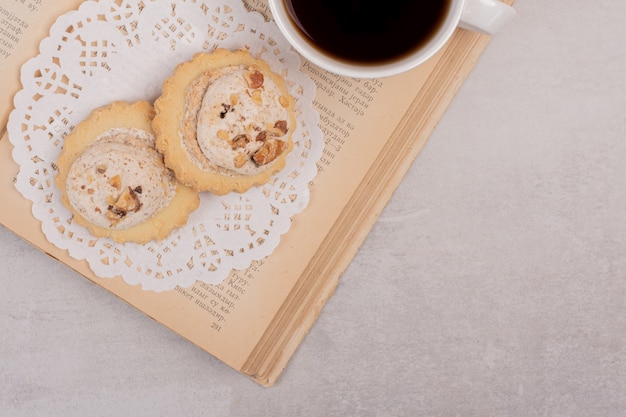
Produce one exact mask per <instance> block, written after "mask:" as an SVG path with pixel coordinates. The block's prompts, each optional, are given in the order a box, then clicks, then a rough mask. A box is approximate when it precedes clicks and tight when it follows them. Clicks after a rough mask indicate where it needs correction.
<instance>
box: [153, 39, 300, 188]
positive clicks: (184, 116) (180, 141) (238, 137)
mask: <svg viewBox="0 0 626 417" xmlns="http://www.w3.org/2000/svg"><path fill="white" fill-rule="evenodd" d="M154 107H155V112H156V115H155V117H154V120H153V123H152V126H153V128H154V131H155V133H156V147H157V149H158V150H159V151H160V152H161V153H163V155H164V158H165V164H166V165H167V166H168V167H169V168H170V169H172V170H173V171H174V173H175V175H176V178H177V179H178V180H179V181H181V182H182V183H184V184H187V185H188V186H190V187H192V188H194V189H196V190H198V191H210V192H212V193H214V194H218V195H223V194H227V193H229V192H231V191H236V192H245V191H246V190H248V189H249V188H251V187H253V186H255V185H260V184H263V183H266V182H267V181H268V180H269V179H270V177H271V175H272V174H274V173H276V172H277V171H279V170H281V169H282V168H284V166H285V164H286V157H287V154H288V152H289V151H291V149H292V148H293V140H292V133H293V131H294V129H295V125H296V119H295V113H294V99H293V97H292V96H291V95H290V94H289V92H288V91H287V88H286V85H285V81H284V80H283V79H282V78H281V77H280V76H279V75H278V74H276V73H274V72H272V71H271V69H270V67H269V65H268V64H267V63H266V62H265V61H263V60H260V59H256V58H253V57H252V56H251V55H250V54H249V53H248V52H247V51H245V50H237V51H229V50H226V49H216V50H215V51H213V52H211V53H198V54H196V55H195V56H194V57H193V59H192V60H191V61H188V62H185V63H182V64H180V65H178V66H177V67H176V69H175V70H174V73H173V74H172V76H171V77H170V78H168V79H167V80H165V82H164V83H163V89H162V93H161V96H160V97H159V98H157V100H156V101H155V103H154Z"/></svg>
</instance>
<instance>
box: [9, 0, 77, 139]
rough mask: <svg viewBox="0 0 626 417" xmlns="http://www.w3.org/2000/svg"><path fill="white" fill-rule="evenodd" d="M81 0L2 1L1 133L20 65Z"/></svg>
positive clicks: (16, 87)
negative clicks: (59, 20) (62, 16)
mask: <svg viewBox="0 0 626 417" xmlns="http://www.w3.org/2000/svg"><path fill="white" fill-rule="evenodd" d="M80 3H82V0H3V1H2V2H0V80H2V85H1V86H0V133H2V132H4V129H5V128H6V124H7V120H8V117H9V112H10V111H11V109H12V108H13V96H14V95H15V93H17V92H18V91H19V90H20V88H21V84H20V68H21V67H22V64H23V63H24V62H26V61H27V60H28V59H29V58H32V57H34V56H36V55H37V53H38V51H39V43H40V42H41V40H42V39H44V38H45V37H46V36H48V34H49V33H50V27H51V26H52V24H53V23H54V21H55V20H56V18H57V17H58V16H60V15H62V14H63V13H65V12H67V11H69V10H72V9H76V8H78V6H79V5H80Z"/></svg>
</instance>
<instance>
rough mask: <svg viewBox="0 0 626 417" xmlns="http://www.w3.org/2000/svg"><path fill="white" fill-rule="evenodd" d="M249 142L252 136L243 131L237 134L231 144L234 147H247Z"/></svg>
mask: <svg viewBox="0 0 626 417" xmlns="http://www.w3.org/2000/svg"><path fill="white" fill-rule="evenodd" d="M249 142H250V138H249V137H248V135H246V134H243V133H242V134H241V135H237V136H235V138H234V139H233V142H232V145H231V146H232V148H233V149H237V148H245V147H246V145H247V144H248V143H249Z"/></svg>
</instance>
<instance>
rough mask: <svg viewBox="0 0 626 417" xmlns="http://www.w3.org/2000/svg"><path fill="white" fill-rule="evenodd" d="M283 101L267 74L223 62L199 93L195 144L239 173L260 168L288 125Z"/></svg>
mask: <svg viewBox="0 0 626 417" xmlns="http://www.w3.org/2000/svg"><path fill="white" fill-rule="evenodd" d="M286 106H287V100H286V98H285V97H284V96H283V94H282V92H281V90H280V88H279V87H278V86H277V85H276V83H275V82H274V81H273V80H272V79H271V78H270V77H264V76H263V75H262V74H261V73H260V72H258V71H256V70H254V69H250V68H243V67H227V68H224V69H222V70H221V73H220V74H219V75H218V76H217V77H215V78H214V79H213V80H212V81H211V83H210V84H209V86H208V89H207V91H206V93H205V94H204V98H203V100H202V105H201V107H200V110H199V112H198V119H197V123H198V124H197V129H196V137H197V141H198V145H199V147H200V149H201V151H202V153H203V154H204V156H205V157H206V158H207V159H208V160H209V161H211V162H212V163H213V164H215V165H217V166H220V167H222V168H225V169H228V170H231V171H234V172H236V173H238V174H243V175H254V174H257V173H259V172H262V171H264V170H266V169H267V168H268V167H269V166H270V165H271V163H272V162H273V160H274V159H275V158H276V156H277V155H279V154H280V153H282V151H283V150H284V149H285V147H286V140H287V136H286V133H287V130H288V129H289V128H291V126H288V125H287V123H288V121H289V120H290V119H289V113H288V110H287V109H286ZM268 155H269V156H268Z"/></svg>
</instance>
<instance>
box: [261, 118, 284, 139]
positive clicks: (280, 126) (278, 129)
mask: <svg viewBox="0 0 626 417" xmlns="http://www.w3.org/2000/svg"><path fill="white" fill-rule="evenodd" d="M265 127H266V129H267V131H268V133H269V134H270V135H272V136H283V135H284V134H285V133H287V131H288V130H289V128H288V127H287V121H285V120H278V121H277V122H276V123H274V124H273V125H272V124H271V123H267V124H266V125H265Z"/></svg>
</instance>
